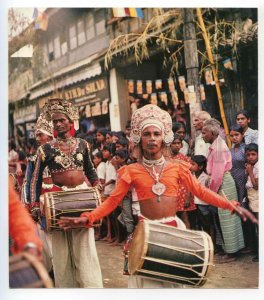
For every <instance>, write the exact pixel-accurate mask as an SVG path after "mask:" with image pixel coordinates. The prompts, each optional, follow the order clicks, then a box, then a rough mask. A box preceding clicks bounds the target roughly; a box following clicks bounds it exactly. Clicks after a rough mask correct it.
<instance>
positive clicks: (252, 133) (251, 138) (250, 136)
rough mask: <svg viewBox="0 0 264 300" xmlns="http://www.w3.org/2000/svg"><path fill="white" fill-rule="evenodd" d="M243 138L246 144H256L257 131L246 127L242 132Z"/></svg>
mask: <svg viewBox="0 0 264 300" xmlns="http://www.w3.org/2000/svg"><path fill="white" fill-rule="evenodd" d="M244 139H245V144H246V145H248V144H250V143H255V144H258V131H257V130H254V129H252V128H249V127H248V129H247V130H246V132H245V133H244Z"/></svg>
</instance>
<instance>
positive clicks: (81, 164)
mask: <svg viewBox="0 0 264 300" xmlns="http://www.w3.org/2000/svg"><path fill="white" fill-rule="evenodd" d="M44 113H45V115H46V119H47V120H52V122H53V126H54V130H55V131H56V132H57V134H58V137H57V139H56V140H53V141H52V142H49V143H46V144H44V145H42V146H41V147H39V148H38V153H37V159H36V164H35V171H34V173H33V176H32V180H31V190H30V196H31V197H30V199H31V202H33V203H39V197H40V193H41V189H40V187H41V182H42V173H43V170H44V168H45V167H46V166H48V168H49V170H50V173H51V177H52V182H53V184H54V186H57V187H58V189H59V190H61V191H72V190H78V189H85V188H87V187H88V185H87V178H88V180H89V182H90V183H91V184H92V186H98V187H99V180H98V177H97V174H96V171H95V169H94V167H93V164H92V162H91V160H90V153H89V147H88V144H87V142H86V141H85V140H82V139H78V138H74V137H72V136H71V131H72V127H73V126H74V124H77V121H78V117H79V114H78V110H77V108H76V107H74V106H73V105H72V103H71V102H69V101H65V100H63V99H50V100H49V101H48V102H47V103H46V104H45V106H44ZM75 129H77V128H75ZM52 253H53V268H54V277H55V286H56V287H59V288H76V287H85V288H100V287H103V284H102V275H101V269H100V265H99V260H98V256H97V252H96V248H95V240H94V230H93V228H90V229H87V228H86V229H83V228H82V229H77V230H72V231H69V232H67V233H65V232H63V231H54V232H53V233H52Z"/></svg>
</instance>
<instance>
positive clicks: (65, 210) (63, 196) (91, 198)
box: [44, 188, 101, 232]
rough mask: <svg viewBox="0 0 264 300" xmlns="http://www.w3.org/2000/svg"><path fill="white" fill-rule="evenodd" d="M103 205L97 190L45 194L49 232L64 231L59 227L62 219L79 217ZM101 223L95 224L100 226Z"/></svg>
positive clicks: (45, 209)
mask: <svg viewBox="0 0 264 300" xmlns="http://www.w3.org/2000/svg"><path fill="white" fill-rule="evenodd" d="M100 204H101V196H100V193H99V191H98V190H97V189H96V188H89V189H85V190H75V191H66V192H64V191H61V192H48V193H45V194H44V211H45V216H46V224H47V231H49V232H50V231H52V230H62V229H61V228H60V227H59V226H58V223H57V222H58V220H59V219H60V217H62V216H63V217H79V216H80V215H81V214H82V213H83V212H89V211H92V210H94V209H95V208H97V207H98V206H99V205H100ZM100 225H101V222H98V223H96V224H94V226H100Z"/></svg>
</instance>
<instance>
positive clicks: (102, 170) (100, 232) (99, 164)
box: [93, 151, 106, 240]
mask: <svg viewBox="0 0 264 300" xmlns="http://www.w3.org/2000/svg"><path fill="white" fill-rule="evenodd" d="M93 163H94V167H95V169H96V172H97V175H98V178H99V180H100V183H101V184H102V185H103V184H105V177H106V167H105V162H104V158H103V153H102V152H101V151H98V152H97V153H95V154H94V155H93ZM105 223H106V218H104V219H103V222H102V226H100V227H99V228H95V240H100V239H101V238H103V236H104V229H105V227H106V224H105Z"/></svg>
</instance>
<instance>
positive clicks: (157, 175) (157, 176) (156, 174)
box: [143, 160, 165, 183]
mask: <svg viewBox="0 0 264 300" xmlns="http://www.w3.org/2000/svg"><path fill="white" fill-rule="evenodd" d="M143 167H144V168H145V169H146V171H147V172H148V173H149V175H150V176H151V177H152V178H153V179H154V180H155V182H156V183H158V182H159V181H160V179H161V177H162V175H163V171H164V167H165V160H164V162H163V166H162V169H161V172H160V173H159V172H157V171H156V170H155V167H154V165H153V166H152V172H151V171H150V170H149V169H148V168H147V166H146V165H145V164H144V163H143Z"/></svg>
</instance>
